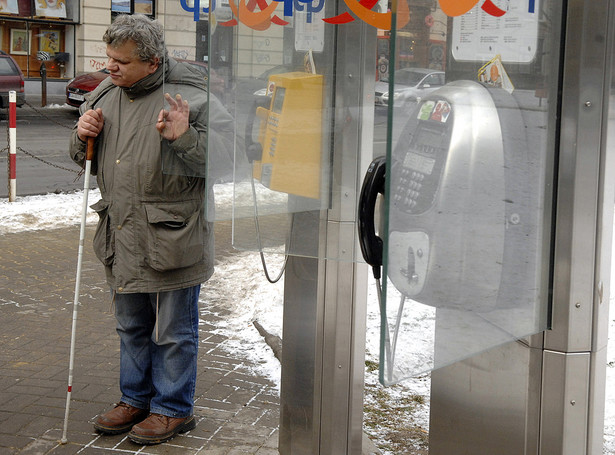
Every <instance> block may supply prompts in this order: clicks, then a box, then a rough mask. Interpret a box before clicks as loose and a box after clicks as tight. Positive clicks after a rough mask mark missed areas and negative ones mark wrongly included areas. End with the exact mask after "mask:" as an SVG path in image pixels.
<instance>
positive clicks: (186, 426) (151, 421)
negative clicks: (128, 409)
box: [128, 413, 196, 444]
mask: <svg viewBox="0 0 615 455" xmlns="http://www.w3.org/2000/svg"><path fill="white" fill-rule="evenodd" d="M195 427H196V421H195V420H194V416H188V417H183V418H175V417H167V416H163V415H161V414H153V413H152V414H150V415H149V416H148V418H147V419H145V420H144V421H143V422H141V423H139V424H138V425H135V426H134V427H132V430H131V431H130V433H128V437H129V438H130V440H131V441H132V442H136V443H137V444H160V443H161V442H166V441H168V440H170V439H173V438H174V437H175V435H177V434H178V433H185V432H186V431H190V430H193V429H194V428H195Z"/></svg>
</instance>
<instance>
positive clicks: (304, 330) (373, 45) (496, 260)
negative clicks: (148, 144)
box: [162, 0, 615, 455]
mask: <svg viewBox="0 0 615 455" xmlns="http://www.w3.org/2000/svg"><path fill="white" fill-rule="evenodd" d="M614 11H615V4H614V3H613V1H606V2H591V1H589V0H574V1H569V2H556V1H549V0H530V1H527V0H518V1H516V0H486V1H485V0H480V1H474V2H472V1H470V2H460V1H445V0H401V1H398V2H388V3H387V2H376V1H372V2H364V1H361V2H357V1H349V0H346V1H344V2H334V1H325V0H320V1H317V0H314V1H266V0H263V1H250V2H245V1H241V2H236V1H234V0H228V1H221V2H210V3H208V4H206V5H205V4H201V3H199V1H198V0H196V1H194V2H185V1H183V0H182V1H180V2H169V1H167V2H166V5H165V8H164V13H163V16H164V24H165V34H166V37H167V38H166V41H167V46H168V48H169V55H170V56H171V57H179V58H181V59H183V60H188V61H198V62H200V63H202V62H206V66H207V69H206V72H205V74H204V75H203V77H204V78H205V79H206V80H207V86H208V95H207V96H208V100H207V106H208V118H209V123H208V132H207V134H208V156H207V162H206V163H197V165H195V166H193V167H191V169H190V170H187V169H185V168H184V167H182V166H181V164H180V162H179V161H178V160H177V159H176V157H174V156H173V154H170V153H166V152H165V147H164V144H163V154H162V160H163V166H164V169H165V172H171V173H172V172H190V173H191V174H190V175H193V176H194V177H195V178H200V177H206V178H207V179H208V182H209V186H208V192H209V194H208V213H209V215H210V220H211V221H212V222H224V223H230V225H231V232H232V242H233V246H234V247H235V248H236V249H237V250H246V251H252V252H259V253H260V255H261V258H262V263H263V268H264V272H265V273H264V276H263V279H265V277H266V278H267V279H269V280H270V281H272V282H276V281H277V280H278V279H280V278H281V277H283V279H284V303H283V316H282V319H283V321H281V322H282V327H283V329H282V336H281V337H282V345H283V350H282V359H281V367H282V368H281V381H280V425H279V442H278V447H277V450H278V451H279V453H280V454H285V455H287V454H289V455H290V454H292V455H297V454H299V455H303V454H305V455H314V454H323V455H340V454H360V453H362V449H363V446H364V445H363V394H364V389H365V381H364V371H365V359H366V351H370V352H372V351H376V352H378V359H379V362H380V381H381V383H382V384H383V385H384V386H390V385H394V384H397V383H400V382H403V381H407V380H409V379H410V378H413V377H416V376H417V375H422V374H430V375H431V399H430V424H429V426H430V431H429V433H430V434H429V453H430V455H439V454H442V455H450V454H462V453H471V454H472V455H482V454H485V455H487V454H489V455H492V454H498V455H519V454H527V455H530V454H549V455H552V454H562V455H563V454H575V455H578V454H598V453H600V452H601V443H602V429H603V414H604V387H605V374H606V373H605V371H606V340H607V323H608V299H609V297H608V296H609V283H610V279H609V278H610V261H611V254H610V247H611V234H612V227H613V226H612V217H613V201H614V200H615V191H614V188H615V185H614V183H615V181H614V178H615V176H614V175H613V170H612V169H613V164H614V163H612V160H613V152H614V147H615V143H614V142H613V141H612V138H611V137H610V136H608V135H607V133H609V134H611V135H612V133H613V131H615V126H614V125H612V124H611V123H610V122H611V120H610V117H609V115H608V114H609V112H611V113H612V110H613V109H614V107H613V106H611V105H610V104H609V97H610V96H611V95H613V93H611V90H612V89H611V87H612V86H613V84H612V80H611V72H612V66H611V65H612V62H613V49H614V48H613V43H614V36H615V32H614V28H615V27H614V26H613V25H612V24H613V23H615V12H614ZM205 23H206V24H205ZM203 30H207V33H208V35H207V36H206V37H205V38H204V37H203ZM203 42H206V43H207V46H204V45H203V44H202V43H203ZM385 60H386V70H387V71H380V70H379V67H382V65H383V62H384V61H385ZM163 102H164V101H163ZM609 109H610V110H611V111H609ZM611 117H612V116H611ZM199 165H200V167H199ZM194 169H202V172H195V171H194ZM216 188H218V189H219V188H226V189H229V190H230V191H228V192H227V194H231V196H230V197H228V198H227V197H225V198H220V197H216V196H217V195H216ZM271 258H276V259H277V260H275V261H271ZM272 262H273V263H275V264H277V267H273V269H275V272H276V273H273V270H272V266H271V263H272ZM369 266H371V270H372V272H373V273H372V274H370V273H369V272H370V267H369ZM372 275H373V277H372ZM272 277H275V278H272ZM370 286H377V287H378V302H372V301H371V300H370V299H369V298H368V287H370ZM376 332H377V333H378V334H379V336H378V337H369V336H367V334H368V333H376ZM376 338H378V340H376Z"/></svg>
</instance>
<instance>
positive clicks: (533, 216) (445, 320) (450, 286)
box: [376, 1, 561, 384]
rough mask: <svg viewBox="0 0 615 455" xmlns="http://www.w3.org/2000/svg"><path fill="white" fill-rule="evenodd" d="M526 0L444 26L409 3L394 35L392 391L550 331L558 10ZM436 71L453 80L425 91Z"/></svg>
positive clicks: (388, 355) (388, 319)
mask: <svg viewBox="0 0 615 455" xmlns="http://www.w3.org/2000/svg"><path fill="white" fill-rule="evenodd" d="M521 3H522V2H520V3H519V5H509V8H508V9H507V10H506V11H504V14H502V15H500V16H499V17H496V16H493V15H492V14H490V12H489V11H486V10H484V9H481V8H480V5H478V4H477V5H476V6H475V7H473V8H471V9H469V10H468V11H467V12H466V13H464V14H461V15H459V16H457V17H447V16H446V14H444V12H443V11H442V10H440V9H439V8H436V9H435V10H433V9H426V8H425V6H426V5H424V2H419V1H414V2H413V1H410V2H409V4H410V11H411V16H410V21H409V23H408V24H407V25H406V26H405V27H404V28H403V29H400V30H393V31H391V35H390V44H391V46H390V48H389V49H390V55H387V56H386V58H387V59H388V61H389V65H390V69H389V73H390V74H389V77H388V86H389V87H388V89H389V96H388V97H385V96H384V95H383V96H382V98H381V100H384V102H383V101H381V102H380V104H381V105H382V107H381V109H384V110H386V114H385V115H386V119H387V120H386V124H387V128H388V129H389V135H390V136H389V137H390V138H391V140H390V141H389V142H388V144H387V158H388V167H387V182H386V185H387V186H386V190H385V196H386V203H385V210H386V212H385V213H386V215H387V224H386V233H385V234H386V235H385V237H386V239H385V253H384V255H385V259H384V263H385V275H386V279H385V281H384V284H383V288H384V293H385V299H384V300H385V304H384V307H385V312H384V314H383V318H382V329H381V332H382V337H381V381H382V382H383V383H385V384H392V383H395V382H399V381H401V380H403V379H404V378H406V377H410V376H413V375H416V374H419V373H422V372H426V371H429V370H431V369H434V368H439V367H442V366H445V365H449V364H451V363H454V362H457V361H459V360H462V359H465V358H467V357H470V356H472V355H474V354H477V353H480V352H482V351H485V350H487V349H489V348H491V347H494V346H497V345H500V344H503V343H506V342H509V341H512V340H515V339H519V338H522V337H525V336H528V335H531V334H534V333H537V332H539V331H541V330H544V329H545V328H546V327H547V323H548V318H547V315H548V305H549V301H548V295H549V292H548V288H549V272H548V271H549V267H550V262H549V261H550V249H549V248H550V235H551V233H550V229H551V228H550V221H551V212H550V211H551V206H552V201H551V197H552V188H553V186H552V172H553V163H554V158H553V150H554V146H553V144H554V139H555V133H556V132H555V128H554V127H553V124H552V122H553V119H555V106H556V103H553V102H551V101H552V100H554V99H556V92H555V90H556V87H557V83H558V73H557V67H558V66H557V61H558V58H559V56H558V47H557V45H556V43H558V42H559V39H558V33H559V22H558V19H557V18H558V17H559V16H560V14H561V11H560V7H559V6H558V5H555V4H552V3H550V2H540V4H538V2H537V3H536V5H537V8H536V9H535V10H534V11H533V12H531V11H528V9H527V5H521ZM412 13H414V15H413V14H412ZM421 18H423V19H424V21H421ZM425 25H428V27H425ZM451 30H452V33H450V31H451ZM486 43H488V45H487V44H486ZM393 68H395V71H394V72H393V73H392V74H391V70H392V69H393ZM436 70H438V71H440V72H441V74H443V75H445V82H446V84H445V85H443V86H442V85H438V84H437V82H435V83H434V84H433V85H432V84H428V83H427V84H426V83H424V82H423V85H424V86H428V88H429V90H427V91H424V92H423V93H421V94H420V95H418V96H417V94H416V91H417V86H418V85H420V84H421V82H420V81H418V79H419V78H418V74H420V72H423V75H425V74H427V72H429V71H432V72H433V71H436ZM410 74H412V75H414V76H415V77H414V78H413V79H412V82H413V83H414V86H413V84H412V83H410V81H409V80H408V79H409V75H410ZM545 81H548V82H545ZM545 87H551V88H550V89H545ZM413 92H414V93H413ZM391 99H392V100H393V102H390V100H391ZM377 103H378V101H377ZM376 108H377V109H378V108H379V106H376Z"/></svg>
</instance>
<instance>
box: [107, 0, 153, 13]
mask: <svg viewBox="0 0 615 455" xmlns="http://www.w3.org/2000/svg"><path fill="white" fill-rule="evenodd" d="M154 13H155V11H154V0H111V14H112V15H114V16H115V15H118V14H145V15H146V16H150V17H154Z"/></svg>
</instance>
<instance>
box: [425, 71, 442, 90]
mask: <svg viewBox="0 0 615 455" xmlns="http://www.w3.org/2000/svg"><path fill="white" fill-rule="evenodd" d="M442 79H443V78H441V77H440V74H430V75H429V76H427V77H426V78H425V80H424V81H423V85H429V86H431V87H435V86H438V85H444V81H443V80H442Z"/></svg>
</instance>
